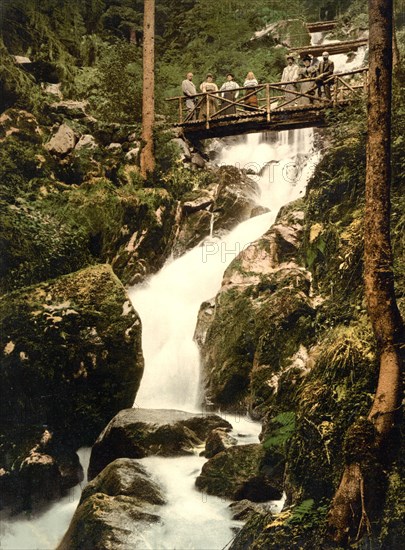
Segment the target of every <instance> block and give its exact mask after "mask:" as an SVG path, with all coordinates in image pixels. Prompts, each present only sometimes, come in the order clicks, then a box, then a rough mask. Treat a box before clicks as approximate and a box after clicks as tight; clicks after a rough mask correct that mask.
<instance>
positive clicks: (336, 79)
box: [167, 68, 368, 140]
mask: <svg viewBox="0 0 405 550" xmlns="http://www.w3.org/2000/svg"><path fill="white" fill-rule="evenodd" d="M367 75H368V68H363V69H357V70H355V71H350V72H346V73H340V74H334V75H332V76H331V77H330V78H329V79H328V80H327V81H326V83H327V84H328V85H329V86H330V91H331V97H330V99H328V98H327V97H325V94H324V93H323V94H322V95H321V96H320V97H318V95H317V93H316V92H317V85H316V82H315V79H314V78H312V79H305V80H299V81H296V82H289V84H295V85H296V88H295V89H294V90H289V91H288V92H287V93H286V92H285V83H282V82H276V83H272V84H270V83H265V84H260V85H259V86H256V87H255V88H239V94H240V97H238V99H236V100H234V101H231V100H229V99H225V98H222V97H221V92H209V93H202V94H196V95H195V96H193V98H194V101H195V105H196V109H195V111H194V112H193V113H189V112H188V111H187V109H186V107H185V101H186V98H185V97H184V96H178V97H172V98H169V99H167V101H171V102H176V103H177V120H176V121H174V120H173V126H174V127H176V128H182V130H183V133H184V134H185V135H186V137H188V138H189V139H197V140H199V139H208V138H214V137H224V136H231V135H238V134H248V133H254V132H262V131H266V130H275V131H280V130H291V129H297V128H309V127H316V126H323V125H325V111H326V110H327V109H329V108H334V107H335V108H336V107H339V106H343V105H347V104H348V103H350V102H352V101H354V100H356V99H359V98H363V97H364V94H365V92H366V89H367ZM304 82H305V83H308V84H310V86H308V88H309V90H308V92H306V93H303V92H301V91H299V89H300V85H301V84H302V83H304ZM252 96H256V98H257V107H252V106H251V105H247V104H246V99H249V98H251V97H252ZM229 107H231V108H232V110H233V111H234V113H232V114H227V113H228V110H229ZM201 108H203V112H204V115H203V116H202V115H201V117H199V114H200V111H201ZM210 111H211V112H210Z"/></svg>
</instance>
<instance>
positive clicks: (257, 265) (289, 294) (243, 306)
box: [195, 203, 314, 416]
mask: <svg viewBox="0 0 405 550" xmlns="http://www.w3.org/2000/svg"><path fill="white" fill-rule="evenodd" d="M299 206H300V203H297V204H296V205H292V206H290V207H289V208H286V209H284V211H282V212H281V214H280V216H279V218H278V220H277V221H276V224H275V225H273V227H272V228H271V229H270V230H269V231H268V232H267V233H266V234H265V235H264V236H263V237H262V238H260V239H259V240H258V241H256V242H255V243H252V244H251V245H250V246H248V247H247V248H246V249H244V250H243V251H242V252H241V253H240V254H239V256H238V257H237V258H236V259H235V260H234V261H233V262H232V263H231V264H230V265H229V267H228V269H227V270H226V271H225V274H224V279H223V282H222V287H221V290H220V292H219V294H218V295H217V297H216V299H215V301H208V302H205V303H204V304H203V305H202V307H201V310H200V314H199V319H198V323H197V329H196V334H195V338H196V341H197V343H198V345H199V346H200V350H201V355H202V364H203V369H204V370H203V372H204V378H205V386H206V392H207V399H208V400H209V402H213V403H215V404H219V405H221V406H225V407H227V408H228V409H241V410H243V409H245V408H246V406H248V407H249V408H250V410H251V411H252V412H253V413H254V414H255V415H256V416H262V414H263V413H264V411H265V410H266V409H267V408H268V407H269V405H270V403H271V402H274V401H277V400H281V399H286V394H285V392H284V389H285V388H286V387H288V388H289V389H290V388H291V385H294V384H295V383H296V380H298V379H299V378H300V377H302V376H303V375H304V374H305V373H306V371H307V369H306V362H305V358H306V348H305V347H304V346H305V344H306V342H308V341H309V340H310V337H311V334H312V329H311V326H312V318H313V315H314V309H313V306H312V302H311V298H310V296H309V291H310V277H309V274H308V273H307V272H306V270H305V269H303V268H302V267H300V266H299V264H298V263H297V253H298V247H299V243H300V238H301V233H302V224H303V212H302V211H301V210H300V208H299ZM287 393H288V392H287ZM285 404H286V403H285Z"/></svg>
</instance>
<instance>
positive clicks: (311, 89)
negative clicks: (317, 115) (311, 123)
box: [298, 55, 317, 105]
mask: <svg viewBox="0 0 405 550" xmlns="http://www.w3.org/2000/svg"><path fill="white" fill-rule="evenodd" d="M302 62H303V64H304V66H303V67H301V68H300V69H299V71H298V73H299V78H300V79H301V80H305V79H307V78H312V79H315V77H316V74H317V70H316V67H314V66H313V65H311V58H310V57H309V55H306V56H305V57H304V59H303V60H302ZM315 89H316V84H315V80H312V81H311V80H309V81H308V82H302V83H301V87H300V92H301V93H302V94H307V96H308V95H315ZM313 102H314V100H313V99H312V98H310V97H304V96H301V97H300V101H299V104H300V105H311V104H312V103H313Z"/></svg>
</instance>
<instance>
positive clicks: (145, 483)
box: [79, 458, 166, 504]
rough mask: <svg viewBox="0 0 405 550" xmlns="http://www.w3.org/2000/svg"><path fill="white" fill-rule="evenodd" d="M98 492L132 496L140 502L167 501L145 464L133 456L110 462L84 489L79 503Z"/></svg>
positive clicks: (160, 502) (158, 502) (156, 502)
mask: <svg viewBox="0 0 405 550" xmlns="http://www.w3.org/2000/svg"><path fill="white" fill-rule="evenodd" d="M96 493H104V494H105V495H110V496H118V495H126V496H130V497H134V498H137V499H138V500H139V503H140V504H141V503H142V502H149V503H150V504H165V503H166V500H165V497H164V495H163V493H162V490H161V488H160V487H159V485H157V483H156V482H154V481H153V480H152V479H151V477H150V475H149V474H148V473H147V471H146V470H145V468H144V466H142V464H141V463H140V462H139V461H138V460H134V459H132V458H117V460H114V462H111V463H110V464H108V465H107V466H106V467H105V468H104V470H102V471H101V472H100V473H99V474H98V475H97V476H96V477H95V478H94V479H93V480H92V481H90V482H89V483H88V484H87V485H86V487H85V488H84V489H83V492H82V496H81V497H80V503H79V504H82V503H83V502H84V501H85V500H87V499H88V498H90V497H91V496H92V495H95V494H96Z"/></svg>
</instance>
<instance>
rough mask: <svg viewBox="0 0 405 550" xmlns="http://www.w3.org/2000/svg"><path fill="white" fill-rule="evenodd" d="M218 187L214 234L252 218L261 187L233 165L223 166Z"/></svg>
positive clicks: (219, 172)
mask: <svg viewBox="0 0 405 550" xmlns="http://www.w3.org/2000/svg"><path fill="white" fill-rule="evenodd" d="M217 181H218V187H217V191H216V196H215V204H214V207H213V212H215V213H216V219H215V221H214V235H215V234H216V232H217V231H221V232H222V231H223V230H227V231H230V230H231V229H233V228H234V227H235V226H236V225H238V224H239V223H241V222H242V221H244V220H247V219H249V218H250V216H251V213H252V210H253V208H255V207H256V206H257V200H258V198H259V187H258V185H257V184H256V182H254V181H253V180H252V179H251V178H249V177H247V176H246V175H245V174H243V172H241V171H240V170H238V169H237V168H235V167H233V166H222V167H221V168H220V169H219V170H218V174H217Z"/></svg>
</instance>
